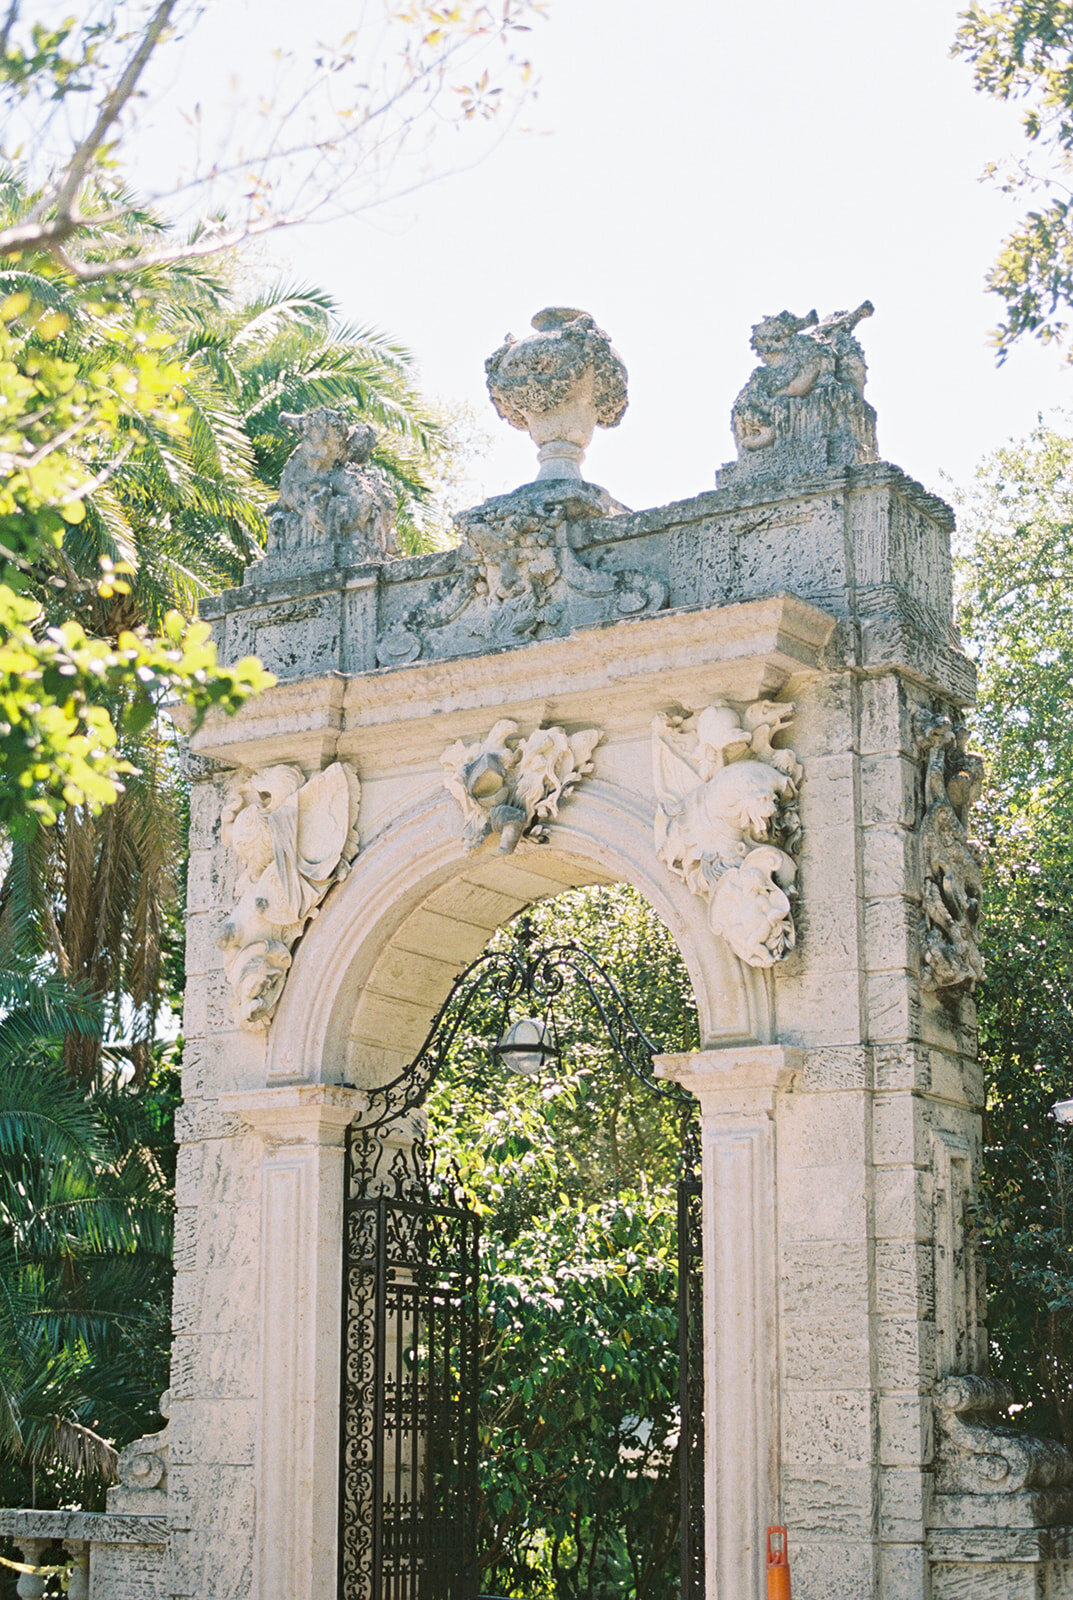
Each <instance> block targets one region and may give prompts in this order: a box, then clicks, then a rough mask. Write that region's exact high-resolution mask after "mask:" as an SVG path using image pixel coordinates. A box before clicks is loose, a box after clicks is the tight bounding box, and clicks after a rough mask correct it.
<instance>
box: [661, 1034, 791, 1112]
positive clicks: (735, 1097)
mask: <svg viewBox="0 0 1073 1600" xmlns="http://www.w3.org/2000/svg"><path fill="white" fill-rule="evenodd" d="M803 1060H804V1052H803V1051H801V1050H794V1049H790V1048H787V1046H785V1045H781V1044H762V1045H730V1046H728V1047H726V1048H724V1049H721V1050H691V1051H687V1052H685V1053H684V1054H681V1055H666V1056H656V1057H655V1068H656V1076H657V1077H659V1078H671V1079H673V1080H674V1082H675V1083H680V1084H681V1085H682V1087H683V1089H688V1090H689V1092H690V1094H692V1095H695V1096H696V1098H697V1099H698V1100H699V1101H700V1106H701V1112H702V1114H703V1116H704V1117H705V1119H708V1118H710V1117H713V1116H714V1117H719V1116H728V1117H735V1118H741V1117H743V1116H744V1117H748V1116H770V1115H771V1114H772V1113H773V1112H774V1109H775V1101H776V1098H777V1097H778V1095H779V1094H780V1093H782V1092H783V1091H784V1090H786V1089H788V1088H789V1087H790V1085H791V1084H792V1083H793V1080H794V1077H795V1075H796V1073H797V1072H798V1071H799V1069H800V1067H801V1066H802V1064H803Z"/></svg>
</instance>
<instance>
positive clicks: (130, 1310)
mask: <svg viewBox="0 0 1073 1600" xmlns="http://www.w3.org/2000/svg"><path fill="white" fill-rule="evenodd" d="M8 987H9V991H10V985H9V986H8ZM19 1009H20V1008H19V1007H16V1008H15V1011H16V1012H17V1011H18V1010H19ZM21 1009H22V1010H23V1012H24V1017H23V1022H24V1024H26V1023H29V1024H31V1025H32V1023H33V1021H34V1018H35V1016H38V1017H39V1016H40V1011H41V1008H40V1003H39V1002H38V1001H37V1000H36V999H32V998H29V999H28V1002H27V1005H26V1006H24V1007H22V1008H21ZM12 1020H13V1014H12V1013H9V1014H8V1016H7V1017H6V1018H5V1019H4V1032H3V1034H2V1035H0V1480H6V1481H7V1482H8V1483H9V1484H12V1485H15V1486H18V1485H20V1483H21V1487H22V1493H23V1495H24V1496H27V1491H28V1490H32V1491H33V1492H34V1493H35V1495H36V1497H37V1500H38V1503H48V1502H51V1503H53V1504H55V1503H57V1502H63V1501H69V1500H70V1498H71V1497H72V1496H73V1495H77V1496H78V1497H79V1498H81V1499H84V1500H85V1499H88V1500H89V1501H90V1502H94V1503H99V1501H100V1496H101V1494H102V1492H103V1486H104V1484H105V1483H106V1482H107V1481H108V1480H109V1478H110V1476H111V1474H112V1469H113V1466H114V1451H113V1450H112V1447H111V1445H110V1443H109V1441H110V1440H118V1441H119V1442H120V1443H124V1442H126V1440H128V1439H130V1438H132V1437H136V1436H137V1435H138V1434H139V1433H141V1432H144V1431H146V1429H147V1427H149V1426H150V1425H151V1421H152V1418H153V1416H154V1414H155V1411H156V1400H157V1397H158V1395H159V1393H160V1391H161V1390H162V1388H163V1387H164V1386H165V1385H166V1382H167V1359H168V1358H167V1350H168V1332H167V1326H168V1312H169V1302H170V1283H171V1261H170V1256H171V1209H172V1203H171V1193H170V1188H171V1183H172V1181H173V1172H172V1169H171V1155H170V1150H171V1118H172V1113H173V1110H174V1105H175V1103H176V1093H175V1085H174V1084H173V1082H172V1077H171V1074H170V1073H169V1072H168V1071H167V1070H165V1069H161V1071H159V1072H158V1073H157V1074H156V1075H155V1076H154V1078H153V1080H152V1081H151V1083H150V1085H149V1086H148V1088H147V1090H146V1091H145V1092H142V1093H135V1092H133V1091H132V1090H131V1089H129V1088H127V1087H125V1086H124V1085H123V1084H122V1082H121V1081H120V1078H119V1076H118V1075H117V1074H116V1072H115V1071H114V1070H111V1071H110V1072H109V1073H108V1074H107V1075H105V1076H103V1077H102V1078H100V1079H99V1080H98V1081H97V1083H96V1084H94V1085H93V1086H92V1087H91V1088H90V1089H89V1090H88V1091H87V1090H86V1089H85V1088H83V1087H80V1086H76V1085H74V1084H72V1082H71V1081H70V1079H69V1077H68V1076H67V1074H66V1073H65V1071H64V1069H63V1065H62V1062H61V1060H60V1058H59V1055H58V1052H57V1049H56V1047H55V1045H53V1044H52V1043H51V1042H50V1041H49V1040H48V1039H47V1038H39V1039H37V1040H35V1041H34V1042H33V1043H32V1044H28V1043H27V1028H26V1026H23V1027H22V1028H21V1029H19V1030H17V1036H16V1033H15V1032H13V1031H12ZM30 1474H32V1479H31V1480H30V1481H29V1482H27V1478H28V1475H30ZM27 1497H28V1496H27ZM23 1503H26V1500H25V1498H24V1499H23Z"/></svg>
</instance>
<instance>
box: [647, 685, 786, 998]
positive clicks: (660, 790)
mask: <svg viewBox="0 0 1073 1600" xmlns="http://www.w3.org/2000/svg"><path fill="white" fill-rule="evenodd" d="M793 709H794V708H793V705H792V703H790V702H786V703H785V704H781V705H779V704H776V703H775V702H774V701H771V700H757V701H754V703H753V704H752V705H749V706H746V707H745V709H744V710H743V711H741V712H738V711H736V710H735V709H734V708H733V707H732V706H729V705H727V704H726V703H725V702H723V701H716V702H715V703H714V704H712V705H710V706H707V707H706V708H705V709H704V710H703V711H700V712H698V713H695V714H694V713H688V712H678V713H668V714H664V715H662V716H658V717H656V718H655V720H654V722H653V724H652V757H653V782H654V786H655V791H656V825H655V835H656V852H657V854H658V855H659V858H660V860H661V861H662V862H663V863H664V864H665V866H667V867H668V868H669V869H670V871H671V872H673V873H674V874H675V876H676V877H679V878H681V879H682V881H683V882H684V883H685V884H686V885H687V886H688V888H689V889H691V890H692V892H693V893H694V894H695V895H697V896H698V897H699V898H700V899H702V900H704V901H705V902H706V903H707V906H708V926H709V927H710V928H711V930H712V932H713V933H714V934H717V935H718V936H719V937H720V938H723V939H725V940H726V941H727V943H728V944H729V945H730V948H731V949H732V950H733V951H734V954H735V955H736V956H738V957H739V958H740V959H741V960H742V961H744V962H746V963H747V964H748V965H749V966H751V967H771V966H774V965H775V963H776V962H777V961H779V960H781V959H782V957H783V956H785V955H786V954H787V953H788V952H789V951H790V950H792V949H793V946H794V942H795V938H796V934H795V931H794V922H793V904H792V902H793V894H794V878H795V876H796V873H797V867H796V865H795V862H794V855H795V854H796V852H797V850H798V847H799V845H800V840H801V823H800V818H799V816H798V811H797V795H798V788H799V786H800V782H801V767H800V765H799V764H798V761H797V758H796V756H795V755H794V753H793V751H792V750H788V749H779V750H776V749H774V748H773V746H772V742H771V741H772V739H773V738H774V737H775V736H776V735H777V734H779V733H781V732H782V730H783V729H784V728H785V727H786V726H787V724H788V723H789V721H790V719H791V717H792V715H793Z"/></svg>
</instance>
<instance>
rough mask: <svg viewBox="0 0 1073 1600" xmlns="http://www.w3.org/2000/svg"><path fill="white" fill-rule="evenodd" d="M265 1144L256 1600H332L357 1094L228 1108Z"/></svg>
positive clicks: (237, 1101)
mask: <svg viewBox="0 0 1073 1600" xmlns="http://www.w3.org/2000/svg"><path fill="white" fill-rule="evenodd" d="M222 1099H223V1103H224V1105H225V1107H226V1109H227V1110H228V1111H229V1112H230V1113H232V1114H233V1115H234V1116H237V1117H239V1118H241V1119H242V1120H243V1121H244V1122H246V1123H248V1124H249V1126H250V1127H252V1128H254V1129H255V1130H256V1131H257V1132H258V1133H259V1134H260V1135H261V1137H262V1138H263V1140H264V1154H263V1159H262V1163H261V1241H262V1243H261V1259H260V1376H259V1381H258V1386H257V1387H258V1395H259V1417H258V1427H257V1444H256V1507H257V1511H256V1536H255V1545H254V1549H255V1555H254V1591H253V1594H254V1600H282V1597H283V1596H286V1597H287V1600H321V1597H322V1596H324V1595H326V1594H332V1593H334V1592H335V1583H336V1525H337V1498H338V1480H339V1363H340V1328H341V1320H342V1299H341V1296H342V1264H341V1262H342V1258H341V1246H340V1241H341V1238H342V1226H343V1224H342V1217H343V1182H344V1154H345V1149H344V1147H345V1143H346V1131H347V1128H348V1127H349V1125H350V1123H351V1122H352V1121H353V1120H354V1118H355V1116H356V1115H358V1113H359V1112H360V1111H361V1110H362V1109H363V1107H364V1106H365V1104H366V1100H365V1096H364V1095H363V1094H361V1093H359V1092H358V1091H357V1090H354V1089H347V1088H343V1087H340V1086H338V1085H330V1084H320V1085H314V1084H307V1085H296V1086H294V1087H283V1088H275V1089H263V1090H259V1091H252V1092H246V1093H241V1094H231V1095H225V1096H223V1097H222Z"/></svg>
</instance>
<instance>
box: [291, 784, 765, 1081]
mask: <svg viewBox="0 0 1073 1600" xmlns="http://www.w3.org/2000/svg"><path fill="white" fill-rule="evenodd" d="M652 829H653V812H652V808H651V805H649V804H646V803H644V802H642V801H641V800H640V799H639V798H638V797H637V796H636V795H634V794H632V793H630V792H629V791H627V790H625V789H621V788H619V787H618V786H617V785H614V784H612V783H607V782H597V781H593V782H592V783H591V784H590V785H589V786H588V787H587V788H586V789H585V790H583V791H581V792H579V793H578V794H576V795H574V796H572V797H571V802H570V808H569V810H568V811H567V812H565V813H564V814H563V815H562V816H560V818H558V819H557V820H556V821H555V822H554V823H553V824H552V825H551V826H550V827H549V828H548V830H547V832H548V840H547V843H545V844H536V843H533V842H532V841H530V840H527V839H523V840H522V841H521V843H520V845H519V846H518V848H517V850H516V851H515V852H514V853H513V854H511V855H507V856H504V855H502V854H500V853H499V852H498V851H496V850H495V849H494V847H493V846H492V845H491V844H486V845H485V846H483V847H482V848H480V849H479V850H475V851H468V850H467V849H466V847H465V844H464V842H463V840H462V837H461V834H460V831H459V829H458V827H457V825H456V823H455V821H454V819H453V817H452V816H451V814H450V812H449V810H448V809H447V808H446V807H445V806H444V805H442V804H441V803H440V802H439V801H438V800H432V801H429V802H428V803H425V804H422V805H420V806H418V807H416V808H415V809H414V810H413V811H412V812H411V813H410V815H409V816H407V817H405V818H401V819H400V818H398V817H394V818H392V820H391V826H387V825H386V824H385V825H384V827H383V829H382V831H379V832H373V833H372V835H371V837H370V838H369V839H368V840H367V842H366V843H365V845H364V848H363V850H362V853H361V855H360V856H359V857H358V859H357V861H356V863H355V865H354V867H353V869H352V871H351V873H350V876H349V877H348V878H347V880H346V882H345V883H343V884H341V885H340V886H339V888H338V889H337V890H335V891H334V892H333V893H332V895H331V896H330V897H329V899H328V901H327V902H326V903H325V905H324V907H323V908H322V909H321V912H320V914H319V916H318V917H317V920H316V921H315V922H314V923H313V925H312V927H311V928H310V930H309V931H308V932H307V934H306V935H305V936H304V938H303V939H302V941H301V944H300V945H299V946H298V949H297V952H296V956H295V961H294V966H293V969H292V972H291V976H290V979H289V981H288V984H287V987H286V989H285V990H284V994H283V999H282V1001H281V1003H280V1007H279V1010H278V1012H277V1014H276V1020H275V1022H274V1024H273V1027H272V1031H271V1033H270V1035H269V1039H268V1048H267V1056H266V1063H265V1067H266V1075H267V1079H268V1081H269V1082H270V1083H280V1084H282V1083H295V1082H322V1083H349V1084H353V1085H355V1086H357V1087H360V1088H365V1087H375V1086H376V1085H377V1084H382V1083H384V1082H386V1081H388V1080H389V1079H390V1078H392V1077H394V1076H396V1075H397V1074H398V1073H399V1072H401V1071H402V1070H403V1069H404V1068H405V1066H406V1064H407V1063H408V1062H409V1061H411V1060H412V1059H413V1057H414V1055H415V1053H416V1052H417V1050H418V1049H419V1048H420V1045H421V1042H422V1040H423V1039H424V1037H425V1034H426V1033H427V1031H428V1027H429V1024H430V1022H431V1021H432V1018H433V1017H434V1016H435V1015H436V1012H437V1010H438V1009H439V1007H440V1006H441V1005H442V1003H443V1001H444V999H445V998H446V996H447V994H448V993H449V991H450V988H451V985H452V984H453V983H454V981H455V979H456V978H457V976H458V974H459V973H460V972H461V971H462V970H463V969H464V968H465V967H466V966H467V965H468V964H469V962H470V961H472V960H474V959H475V957H476V956H477V955H479V953H480V952H481V950H483V949H484V948H485V946H486V945H487V943H488V941H489V939H490V938H491V937H492V936H493V934H494V933H495V931H496V930H497V929H498V928H500V927H502V926H503V925H504V924H505V923H507V922H509V921H510V919H511V918H512V917H514V916H516V915H517V914H518V913H519V912H520V911H523V910H525V909H526V908H527V907H529V906H532V905H535V904H538V903H540V902H541V901H544V900H547V899H551V898H554V897H555V896H556V895H558V894H561V893H562V892H563V891H564V890H566V889H574V888H580V887H585V886H599V885H606V884H612V883H628V884H631V885H632V886H633V887H634V888H635V889H636V890H637V891H638V892H639V893H640V894H641V895H643V897H644V899H645V900H646V902H647V903H648V904H649V905H650V906H651V907H652V909H653V911H654V912H655V913H656V915H657V916H658V918H659V920H660V922H661V923H662V924H663V925H664V926H665V927H666V928H667V929H668V931H669V933H670V935H671V937H672V938H673V940H674V942H675V945H676V946H677V948H678V950H679V952H680V954H681V958H682V961H683V962H684V964H685V967H686V969H687V971H688V973H689V979H690V983H691V986H692V990H693V995H694V997H695V1000H696V1005H697V1014H698V1023H699V1034H700V1044H701V1047H702V1048H713V1047H716V1046H719V1045H725V1044H739V1043H767V1042H769V1041H770V1040H772V1039H773V1038H774V1037H775V1031H774V1028H775V1024H774V984H773V980H772V976H771V973H770V972H764V971H760V970H758V969H757V968H754V967H749V966H746V965H744V964H743V963H742V962H741V961H739V960H738V959H737V958H736V957H735V956H734V955H733V954H732V952H731V951H730V949H729V947H728V946H727V945H726V944H724V943H723V941H722V940H720V939H718V938H716V937H715V936H714V935H713V934H712V933H711V931H710V929H709V927H708V923H707V917H706V908H705V907H704V905H703V904H702V903H701V901H700V900H698V899H697V897H696V896H694V895H692V894H691V893H690V892H689V890H688V889H687V888H686V887H685V885H684V884H683V883H681V882H680V881H679V880H677V879H676V878H673V877H672V876H671V875H670V874H669V873H667V872H666V870H665V869H664V867H663V866H662V864H661V863H660V862H659V860H658V859H657V857H656V854H655V851H654V849H653V844H652Z"/></svg>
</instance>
